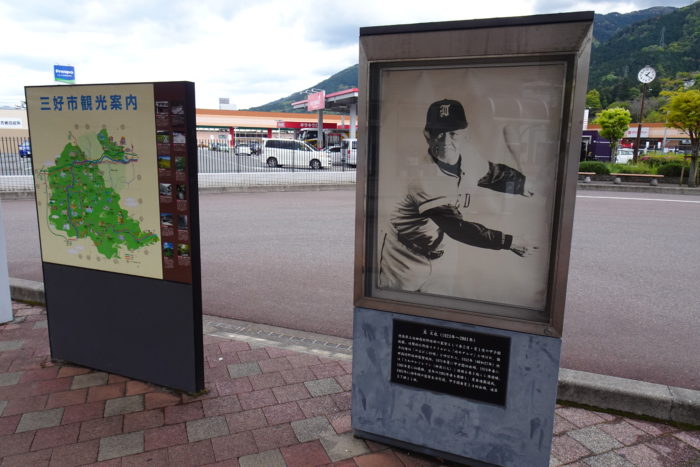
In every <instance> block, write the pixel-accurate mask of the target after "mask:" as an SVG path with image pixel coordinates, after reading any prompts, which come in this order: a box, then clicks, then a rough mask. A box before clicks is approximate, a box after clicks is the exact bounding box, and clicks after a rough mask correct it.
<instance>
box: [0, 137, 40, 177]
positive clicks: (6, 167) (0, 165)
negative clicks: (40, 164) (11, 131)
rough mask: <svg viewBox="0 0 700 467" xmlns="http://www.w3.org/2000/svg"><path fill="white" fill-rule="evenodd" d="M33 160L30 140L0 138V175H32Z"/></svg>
mask: <svg viewBox="0 0 700 467" xmlns="http://www.w3.org/2000/svg"><path fill="white" fill-rule="evenodd" d="M31 174H32V158H31V146H30V145H29V139H28V138H18V137H9V136H3V137H0V175H31Z"/></svg>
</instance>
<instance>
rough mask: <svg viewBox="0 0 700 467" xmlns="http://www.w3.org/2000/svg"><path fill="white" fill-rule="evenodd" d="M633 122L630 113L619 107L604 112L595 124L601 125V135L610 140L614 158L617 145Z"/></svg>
mask: <svg viewBox="0 0 700 467" xmlns="http://www.w3.org/2000/svg"><path fill="white" fill-rule="evenodd" d="M631 121H632V117H631V116H630V111H629V110H627V109H621V108H619V107H615V108H612V109H606V110H603V111H602V112H600V114H598V117H597V118H596V119H595V123H596V124H597V125H600V135H601V136H602V137H603V138H607V139H609V140H610V154H611V155H612V156H613V157H615V156H616V154H617V143H618V142H619V141H620V139H621V138H622V137H623V136H624V135H625V132H626V131H627V128H629V125H630V122H631ZM613 160H614V159H613Z"/></svg>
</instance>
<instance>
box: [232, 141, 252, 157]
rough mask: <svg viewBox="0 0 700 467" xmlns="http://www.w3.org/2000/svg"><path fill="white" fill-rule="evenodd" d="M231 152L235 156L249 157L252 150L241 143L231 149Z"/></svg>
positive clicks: (247, 145)
mask: <svg viewBox="0 0 700 467" xmlns="http://www.w3.org/2000/svg"><path fill="white" fill-rule="evenodd" d="M233 152H234V154H236V155H237V156H250V155H251V154H252V153H253V148H252V147H251V146H250V145H249V144H245V143H241V144H237V145H236V146H235V147H234V148H233Z"/></svg>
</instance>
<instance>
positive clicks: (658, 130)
mask: <svg viewBox="0 0 700 467" xmlns="http://www.w3.org/2000/svg"><path fill="white" fill-rule="evenodd" d="M638 126H639V123H630V126H629V129H628V130H627V133H626V134H625V136H623V138H634V137H636V135H637V127H638ZM586 130H595V131H600V125H592V124H590V123H589V124H588V127H587V128H586ZM664 134H665V135H666V138H667V139H688V134H687V133H685V132H683V131H681V130H679V129H677V128H669V127H667V126H666V124H664V123H642V138H644V139H647V138H651V139H663V137H664Z"/></svg>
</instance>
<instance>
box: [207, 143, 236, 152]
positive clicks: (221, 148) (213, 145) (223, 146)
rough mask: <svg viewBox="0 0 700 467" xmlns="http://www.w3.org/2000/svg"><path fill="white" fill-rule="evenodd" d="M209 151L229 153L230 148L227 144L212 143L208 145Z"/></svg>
mask: <svg viewBox="0 0 700 467" xmlns="http://www.w3.org/2000/svg"><path fill="white" fill-rule="evenodd" d="M209 149H211V150H212V151H229V150H230V149H231V148H230V147H229V145H228V143H227V142H219V141H216V142H213V143H209Z"/></svg>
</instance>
